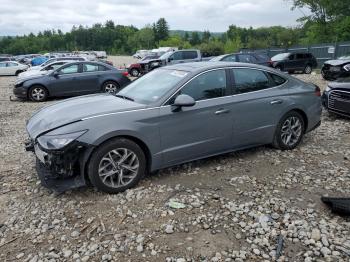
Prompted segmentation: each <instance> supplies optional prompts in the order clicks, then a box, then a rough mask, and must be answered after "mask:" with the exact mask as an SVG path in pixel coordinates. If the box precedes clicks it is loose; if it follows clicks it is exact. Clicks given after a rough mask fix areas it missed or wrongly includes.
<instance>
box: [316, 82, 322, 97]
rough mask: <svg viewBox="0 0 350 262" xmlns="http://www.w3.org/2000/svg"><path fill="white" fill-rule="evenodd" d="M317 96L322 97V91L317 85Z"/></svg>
mask: <svg viewBox="0 0 350 262" xmlns="http://www.w3.org/2000/svg"><path fill="white" fill-rule="evenodd" d="M315 95H316V96H321V89H320V88H319V86H317V85H315Z"/></svg>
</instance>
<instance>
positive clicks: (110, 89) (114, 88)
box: [102, 81, 120, 94]
mask: <svg viewBox="0 0 350 262" xmlns="http://www.w3.org/2000/svg"><path fill="white" fill-rule="evenodd" d="M119 89H120V86H119V84H118V83H117V82H114V81H107V82H104V83H103V85H102V91H103V92H105V93H110V94H116V93H117V92H118V91H119Z"/></svg>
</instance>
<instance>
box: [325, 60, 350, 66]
mask: <svg viewBox="0 0 350 262" xmlns="http://www.w3.org/2000/svg"><path fill="white" fill-rule="evenodd" d="M324 63H325V64H329V65H333V66H339V65H342V64H346V63H350V59H338V60H328V61H326V62H324Z"/></svg>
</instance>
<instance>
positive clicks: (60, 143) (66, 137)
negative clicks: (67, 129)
mask: <svg viewBox="0 0 350 262" xmlns="http://www.w3.org/2000/svg"><path fill="white" fill-rule="evenodd" d="M86 132H87V130H83V131H78V132H74V133H69V134H63V135H43V136H40V137H39V138H38V143H39V144H40V146H41V147H42V148H44V149H47V150H58V149H61V148H63V147H65V146H67V145H69V144H70V143H72V142H73V141H74V140H76V139H78V138H79V137H81V136H82V135H83V134H85V133H86Z"/></svg>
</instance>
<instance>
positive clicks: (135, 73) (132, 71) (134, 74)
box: [130, 69, 139, 77]
mask: <svg viewBox="0 0 350 262" xmlns="http://www.w3.org/2000/svg"><path fill="white" fill-rule="evenodd" d="M130 73H131V75H132V76H134V77H137V76H138V75H139V71H138V70H137V69H132V70H131V72H130Z"/></svg>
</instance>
